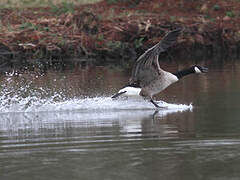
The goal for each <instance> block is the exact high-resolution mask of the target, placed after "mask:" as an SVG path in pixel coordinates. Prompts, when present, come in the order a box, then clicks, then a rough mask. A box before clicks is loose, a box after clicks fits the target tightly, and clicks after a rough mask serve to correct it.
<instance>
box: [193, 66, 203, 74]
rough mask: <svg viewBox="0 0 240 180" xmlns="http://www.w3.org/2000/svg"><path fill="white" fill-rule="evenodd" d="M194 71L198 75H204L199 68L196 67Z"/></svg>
mask: <svg viewBox="0 0 240 180" xmlns="http://www.w3.org/2000/svg"><path fill="white" fill-rule="evenodd" d="M194 70H195V72H196V73H202V72H201V71H200V69H198V67H195V68H194Z"/></svg>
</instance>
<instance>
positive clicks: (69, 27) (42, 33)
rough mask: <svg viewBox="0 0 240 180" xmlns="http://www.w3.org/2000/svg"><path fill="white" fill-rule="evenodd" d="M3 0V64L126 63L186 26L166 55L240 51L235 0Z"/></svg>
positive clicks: (0, 12) (239, 17) (0, 34)
mask: <svg viewBox="0 0 240 180" xmlns="http://www.w3.org/2000/svg"><path fill="white" fill-rule="evenodd" d="M5 2H11V3H12V5H11V3H9V4H8V5H9V6H10V7H12V8H10V9H9V8H1V9H0V68H1V67H3V68H4V67H6V66H18V65H28V64H39V63H41V64H43V63H45V64H54V63H65V64H67V63H70V62H72V61H75V62H82V61H88V60H91V59H93V60H94V61H95V63H97V64H104V63H106V62H107V63H116V64H117V63H122V64H124V65H127V64H129V63H130V64H131V63H133V61H134V60H135V59H136V57H138V56H139V55H140V54H141V53H143V52H144V50H146V49H147V48H149V47H151V46H152V45H154V44H155V43H157V42H158V41H159V40H161V38H162V37H163V36H164V35H165V34H166V33H167V32H168V31H170V30H172V29H174V28H177V27H182V28H183V29H184V31H183V33H182V34H181V36H180V37H179V38H178V42H177V43H176V45H175V46H174V48H172V49H171V50H170V53H169V54H171V57H178V58H179V57H183V58H192V57H200V58H203V57H206V56H207V57H213V56H216V55H217V56H221V55H230V56H232V55H239V52H240V30H239V29H240V11H239V9H240V2H239V1H238V0H228V1H224V0H221V1H220V0H219V1H218V0H209V1H203V0H198V1H186V0H168V1H164V0H121V1H120V0H104V1H100V2H95V1H87V2H88V3H90V2H91V3H92V4H84V3H86V1H60V0H58V1H57V0H55V1H51V2H52V3H50V1H47V0H45V1H44V0H43V1H40V0H35V1H34V0H33V1H30V0H29V1H28V0H22V1H21V0H20V1H17V0H8V1H6V0H5ZM93 2H95V3H93ZM0 3H3V1H1V2H0ZM14 3H16V4H15V5H14ZM34 3H35V4H34ZM82 3H83V4H82ZM3 4H4V3H3ZM6 5H7V4H5V6H6ZM13 7H14V8H13ZM16 7H19V8H16Z"/></svg>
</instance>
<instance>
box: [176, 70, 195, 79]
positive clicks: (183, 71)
mask: <svg viewBox="0 0 240 180" xmlns="http://www.w3.org/2000/svg"><path fill="white" fill-rule="evenodd" d="M192 73H195V70H194V67H190V68H188V69H184V70H181V71H178V72H175V73H173V74H174V75H175V76H177V78H178V79H181V78H182V77H184V76H186V75H188V74H192Z"/></svg>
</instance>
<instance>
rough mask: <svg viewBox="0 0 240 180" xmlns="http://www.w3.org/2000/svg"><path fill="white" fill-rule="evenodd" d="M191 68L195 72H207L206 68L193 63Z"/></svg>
mask: <svg viewBox="0 0 240 180" xmlns="http://www.w3.org/2000/svg"><path fill="white" fill-rule="evenodd" d="M193 69H194V71H195V73H207V72H208V68H205V67H202V66H199V65H195V66H193Z"/></svg>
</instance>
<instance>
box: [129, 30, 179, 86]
mask: <svg viewBox="0 0 240 180" xmlns="http://www.w3.org/2000/svg"><path fill="white" fill-rule="evenodd" d="M181 31H182V29H181V28H178V29H175V30H173V31H170V32H169V33H168V34H166V35H165V36H164V37H163V39H162V40H161V41H160V42H159V43H157V44H156V45H154V46H153V47H151V48H150V49H148V50H147V51H145V53H144V54H142V55H141V56H140V57H139V58H138V59H137V61H136V62H135V64H134V66H133V70H132V76H131V78H130V84H132V85H136V86H140V87H145V86H147V85H149V83H150V82H152V81H153V80H155V79H157V78H158V77H159V69H160V66H159V64H158V56H159V54H160V53H162V52H164V51H166V50H167V49H168V48H169V47H171V46H172V45H173V44H174V43H175V42H176V40H177V37H178V36H179V34H180V33H181Z"/></svg>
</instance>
